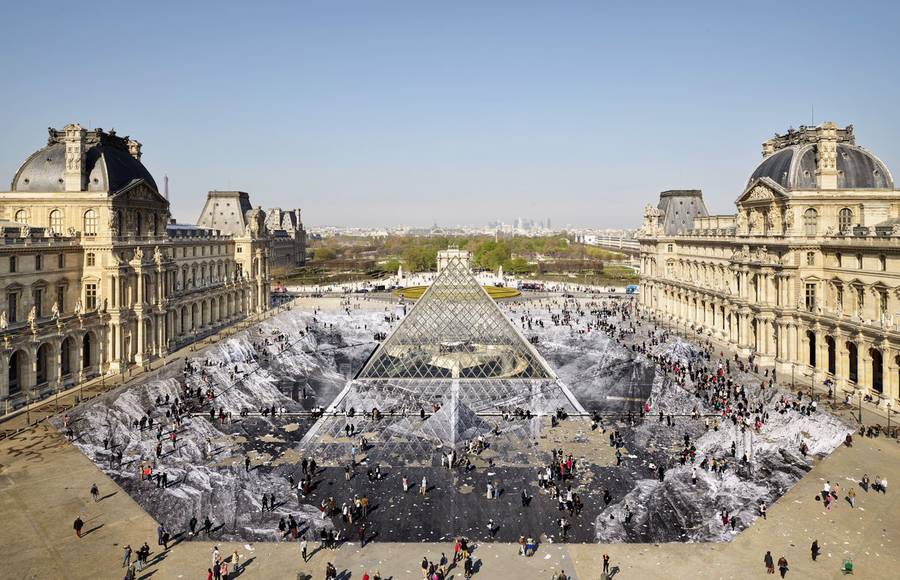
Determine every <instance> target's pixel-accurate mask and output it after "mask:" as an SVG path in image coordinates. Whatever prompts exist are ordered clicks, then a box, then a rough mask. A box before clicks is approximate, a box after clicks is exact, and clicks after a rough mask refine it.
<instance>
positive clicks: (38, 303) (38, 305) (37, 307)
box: [32, 288, 44, 318]
mask: <svg viewBox="0 0 900 580" xmlns="http://www.w3.org/2000/svg"><path fill="white" fill-rule="evenodd" d="M32 297H33V298H34V312H35V314H37V317H38V318H41V317H42V316H44V289H43V288H35V289H34V293H33V294H32Z"/></svg>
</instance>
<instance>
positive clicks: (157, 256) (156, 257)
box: [153, 246, 164, 264]
mask: <svg viewBox="0 0 900 580" xmlns="http://www.w3.org/2000/svg"><path fill="white" fill-rule="evenodd" d="M163 260H164V257H163V253H162V250H160V249H159V246H156V247H155V248H153V261H154V262H156V263H157V264H162V263H163Z"/></svg>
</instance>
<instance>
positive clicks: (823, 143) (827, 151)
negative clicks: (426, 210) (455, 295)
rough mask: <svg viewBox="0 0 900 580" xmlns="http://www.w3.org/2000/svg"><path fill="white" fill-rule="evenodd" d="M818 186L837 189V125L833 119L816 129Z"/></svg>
mask: <svg viewBox="0 0 900 580" xmlns="http://www.w3.org/2000/svg"><path fill="white" fill-rule="evenodd" d="M816 133H817V137H818V143H817V144H816V186H817V187H818V188H819V189H837V178H838V173H837V144H838V134H837V126H836V125H835V124H834V123H832V122H831V121H827V122H825V123H823V124H822V126H821V127H818V128H817V129H816Z"/></svg>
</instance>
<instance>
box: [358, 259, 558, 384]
mask: <svg viewBox="0 0 900 580" xmlns="http://www.w3.org/2000/svg"><path fill="white" fill-rule="evenodd" d="M356 378H358V379H462V380H478V379H488V378H493V379H507V378H528V379H555V378H556V375H555V373H554V372H553V371H552V370H551V369H550V367H549V366H548V365H547V363H546V362H545V361H544V360H543V359H542V358H541V356H540V355H539V354H538V353H537V351H536V350H535V349H534V347H533V346H532V345H531V344H529V343H528V341H526V340H525V339H524V338H523V337H522V335H521V334H519V332H518V330H516V328H515V327H514V326H513V325H512V324H511V323H510V321H509V320H508V319H507V318H506V316H505V315H504V314H503V312H502V311H501V310H500V308H499V307H498V306H497V304H496V303H495V302H494V300H493V299H492V298H491V297H490V296H488V294H487V292H485V290H484V288H482V287H481V285H480V284H479V283H478V281H477V280H476V279H475V276H474V275H473V274H472V271H471V270H470V269H469V267H468V266H467V265H466V263H465V262H463V261H462V260H460V259H458V258H451V259H450V260H449V262H448V263H447V265H446V266H445V267H444V269H443V270H442V271H441V273H440V274H438V276H437V278H436V279H435V280H434V283H432V285H431V286H430V287H429V288H428V290H426V291H425V293H424V294H423V295H422V297H421V298H420V299H419V301H418V302H417V303H416V304H415V306H414V307H413V308H412V310H411V311H410V312H409V314H408V315H407V316H406V318H405V319H403V321H402V322H401V323H400V326H398V327H397V328H396V329H395V330H394V332H393V333H391V335H390V336H389V337H388V338H387V340H385V341H384V342H383V343H382V344H381V346H380V347H379V348H378V349H377V350H376V351H375V352H374V353H373V354H372V356H371V357H370V359H369V361H368V362H367V363H366V365H365V366H364V367H363V368H362V370H361V371H360V372H359V374H358V375H357V377H356Z"/></svg>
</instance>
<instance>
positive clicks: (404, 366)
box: [300, 259, 585, 464]
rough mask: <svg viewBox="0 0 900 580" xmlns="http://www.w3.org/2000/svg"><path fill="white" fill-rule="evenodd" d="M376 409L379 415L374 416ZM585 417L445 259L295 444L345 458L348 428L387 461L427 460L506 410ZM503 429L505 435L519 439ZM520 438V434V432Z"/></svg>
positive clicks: (489, 302) (484, 430) (468, 277)
mask: <svg viewBox="0 0 900 580" xmlns="http://www.w3.org/2000/svg"><path fill="white" fill-rule="evenodd" d="M373 409H378V410H379V411H380V413H381V414H382V415H383V416H382V417H381V418H380V419H378V420H374V419H372V418H371V415H370V413H371V411H372V410H373ZM517 409H518V410H520V411H527V412H528V413H530V415H531V416H532V417H534V419H533V420H532V423H533V425H531V426H530V427H529V429H531V431H530V432H532V434H533V433H535V432H538V431H539V430H540V423H541V417H546V416H548V415H553V414H555V413H556V412H557V410H559V409H563V410H565V411H566V413H568V414H570V415H571V414H585V410H584V408H583V407H582V406H581V405H580V404H579V403H578V401H577V400H576V399H575V397H574V396H573V395H572V393H571V392H570V391H569V389H568V388H567V387H566V386H565V385H564V384H563V383H562V382H561V381H560V380H559V379H558V378H557V376H556V373H554V372H553V369H551V368H550V366H549V365H548V364H547V362H546V361H545V360H544V358H543V357H542V356H541V355H540V353H538V352H537V350H536V349H535V348H534V346H532V345H531V344H530V343H529V342H528V341H527V340H525V338H524V337H523V336H522V335H521V334H520V333H519V331H518V330H517V329H516V328H515V326H513V324H512V323H511V322H510V320H509V319H508V318H507V317H506V315H505V314H504V313H503V311H502V310H500V307H499V306H498V305H497V304H496V303H495V302H494V300H493V299H492V298H491V297H490V296H488V294H487V292H486V291H485V290H484V288H482V287H481V285H480V284H478V281H477V280H476V279H475V276H474V274H473V273H472V271H471V270H470V269H469V267H468V264H467V263H466V262H464V261H462V260H461V259H450V261H449V262H448V263H447V264H446V265H445V266H444V268H443V269H442V270H441V272H440V273H439V274H438V276H437V278H435V280H434V282H433V283H432V285H431V286H430V287H429V288H428V289H427V290H426V291H425V293H424V294H423V295H422V297H421V298H419V300H418V302H417V303H416V304H415V306H413V308H412V309H411V310H410V312H409V314H407V316H406V318H404V319H403V320H402V321H401V323H400V324H399V325H398V326H397V328H396V329H394V331H393V332H392V333H391V334H390V336H388V337H387V339H385V341H384V342H383V343H382V344H381V345H380V346H379V347H378V348H377V349H375V351H374V352H373V353H372V355H371V356H370V357H369V360H368V361H367V362H366V363H365V364H364V365H363V367H362V369H361V370H360V371H359V373H357V375H356V376H355V378H353V379H352V380H350V381H349V382H348V383H347V386H346V387H345V388H344V390H343V391H342V392H341V393H340V394H339V395H338V396H337V397H336V398H335V400H334V402H332V404H331V405H330V406H329V407H328V409H327V410H326V413H325V416H324V417H322V418H321V419H319V421H318V422H317V423H316V424H315V425H314V426H313V427H312V428H311V429H310V431H309V432H307V433H306V435H305V436H304V438H303V440H302V441H301V443H300V448H301V450H302V451H303V453H304V454H306V453H311V454H315V455H316V456H317V457H320V458H321V459H323V460H326V461H327V460H328V459H329V458H331V459H337V458H342V457H343V458H346V456H347V455H349V453H350V452H351V450H352V449H355V448H356V447H355V446H354V442H353V441H352V438H350V437H346V431H345V427H346V426H347V425H348V424H352V425H353V427H354V430H355V432H356V433H362V434H363V436H364V437H365V438H366V442H367V444H368V450H367V455H368V456H369V457H370V458H373V459H375V460H378V461H383V462H385V463H387V464H396V463H397V462H403V461H411V460H424V461H428V460H429V457H431V456H432V455H433V454H434V452H435V451H436V450H438V449H441V448H443V447H457V446H459V445H462V444H465V443H466V442H468V441H470V440H471V439H473V438H475V437H478V436H483V437H494V433H493V432H492V425H495V424H496V421H497V420H498V418H499V416H501V415H502V414H503V413H504V412H512V411H514V410H517ZM510 435H511V434H508V433H505V434H504V435H503V436H504V437H507V438H512V439H516V438H517V437H518V440H522V437H521V436H512V437H510ZM526 439H527V438H526Z"/></svg>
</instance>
